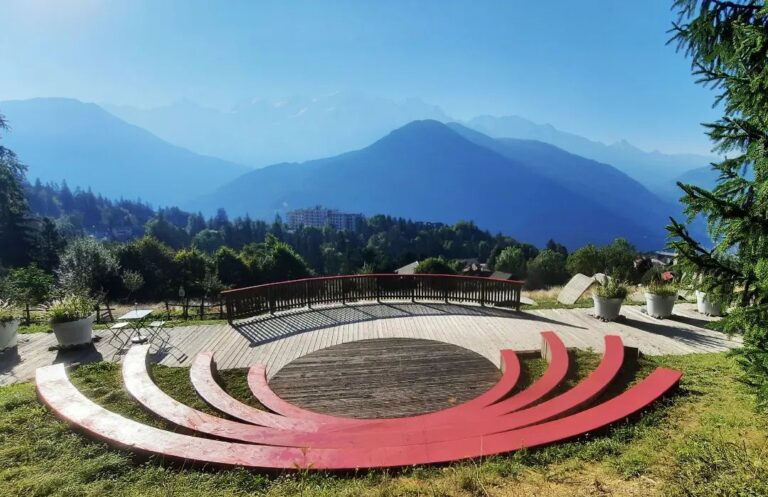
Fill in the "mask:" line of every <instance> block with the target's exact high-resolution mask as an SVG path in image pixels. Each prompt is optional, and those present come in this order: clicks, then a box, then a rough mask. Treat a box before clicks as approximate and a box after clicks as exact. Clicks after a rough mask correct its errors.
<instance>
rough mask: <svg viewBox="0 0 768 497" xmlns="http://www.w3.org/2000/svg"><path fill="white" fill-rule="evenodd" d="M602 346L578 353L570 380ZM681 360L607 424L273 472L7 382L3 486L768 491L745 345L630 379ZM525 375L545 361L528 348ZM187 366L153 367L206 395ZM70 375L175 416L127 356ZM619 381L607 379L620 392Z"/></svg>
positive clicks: (174, 387) (1, 431)
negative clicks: (514, 449) (112, 436)
mask: <svg viewBox="0 0 768 497" xmlns="http://www.w3.org/2000/svg"><path fill="white" fill-rule="evenodd" d="M598 360H599V357H598V356H597V355H595V354H590V353H579V354H578V355H577V361H576V362H577V365H576V368H575V370H574V377H573V378H572V379H571V380H570V381H571V384H573V383H574V382H575V381H577V380H578V378H579V377H583V376H584V375H585V374H587V373H588V372H589V371H590V370H591V369H592V368H593V367H594V366H595V365H596V364H597V362H598ZM659 365H661V366H667V367H672V368H678V369H682V370H683V371H684V372H685V377H684V379H683V381H682V385H681V388H680V391H679V393H678V394H676V395H674V396H672V397H671V398H669V399H666V400H664V401H662V403H661V404H660V405H659V406H658V407H656V408H654V409H652V410H651V411H649V412H648V413H646V414H645V415H644V416H643V417H642V418H641V419H640V420H638V421H636V422H633V423H629V424H624V425H620V426H617V427H615V428H614V429H612V430H610V431H609V432H608V433H605V434H601V435H595V436H591V437H588V438H584V439H581V440H578V441H574V442H569V443H563V444H559V445H556V446H552V447H548V448H545V449H540V450H532V451H527V452H518V453H515V454H512V455H509V456H503V457H501V456H499V457H494V458H490V459H487V460H482V461H466V462H461V463H455V464H452V465H449V466H445V467H426V468H421V467H419V468H411V469H407V470H404V471H400V472H385V471H372V472H367V473H361V474H359V475H343V476H342V475H329V474H323V473H299V474H276V475H275V474H272V475H266V474H261V473H259V472H256V471H247V470H213V469H200V468H192V467H181V466H179V465H167V464H162V463H160V462H159V461H158V460H155V459H149V460H146V459H145V460H142V459H138V458H134V457H133V456H131V455H130V454H128V453H124V452H120V451H116V450H113V449H110V448H109V447H107V446H106V445H105V444H102V443H96V442H92V441H89V440H88V439H86V438H85V437H83V436H81V435H78V434H76V433H74V432H72V431H71V430H70V429H69V428H68V427H67V426H66V425H64V424H63V423H61V422H59V421H57V420H56V419H55V418H54V417H53V416H52V415H51V414H50V413H49V412H48V411H47V410H46V409H45V408H44V407H43V406H42V405H41V404H40V403H38V402H37V400H36V398H35V394H34V388H33V385H32V384H29V383H26V384H19V385H14V386H9V387H2V388H0V489H2V490H1V491H0V493H1V494H2V495H7V496H16V495H18V496H44V495H62V496H68V497H70V496H91V495H92V496H99V497H101V496H104V495H111V496H122V495H136V496H138V495H141V496H144V495H147V496H211V495H216V496H240V495H270V496H296V495H302V496H353V495H365V496H421V495H424V496H518V495H520V496H523V495H544V496H550V495H551V496H568V497H573V496H578V495H618V496H623V495H665V496H666V495H671V496H704V495H706V496H737V495H744V496H764V495H768V449H766V442H767V441H768V440H767V437H766V436H767V435H768V421H766V417H765V416H763V415H758V414H757V413H756V412H755V411H754V408H755V405H754V399H753V397H752V395H751V394H750V392H749V391H748V389H747V387H745V386H744V385H743V384H742V383H740V382H739V380H738V378H739V374H740V370H739V367H738V365H737V363H736V359H735V358H734V357H732V356H729V355H727V354H699V355H689V356H667V357H657V358H649V359H644V360H642V362H641V365H640V368H639V371H637V374H636V375H633V376H632V377H629V378H627V379H626V380H627V383H631V382H632V381H634V379H635V378H641V377H643V376H644V375H646V374H647V373H648V372H649V371H650V370H652V369H653V368H654V367H656V366H659ZM523 366H524V372H525V375H524V379H525V380H526V383H529V382H530V381H533V380H534V379H535V378H536V377H537V376H538V375H540V374H541V371H542V370H543V369H544V363H543V361H541V360H538V359H530V360H525V361H524V363H523ZM187 375H188V370H187V369H183V368H165V367H159V366H158V367H155V368H154V376H155V379H156V381H157V382H158V383H159V384H160V386H161V387H162V388H163V389H164V390H165V391H166V392H168V393H169V394H171V395H172V396H174V397H175V398H177V399H179V400H180V401H183V402H185V403H186V404H189V405H191V406H193V407H196V408H198V409H201V410H204V411H208V412H210V409H209V408H208V407H207V406H206V405H205V404H204V403H203V402H202V401H201V400H199V398H198V397H197V396H196V395H195V393H194V391H193V389H192V387H191V385H190V384H189V381H188V379H187ZM222 376H223V378H222V379H223V383H224V384H225V387H226V388H227V390H228V391H230V392H231V393H232V394H233V395H234V396H235V397H238V398H241V399H243V400H244V401H246V402H249V403H252V404H253V402H254V401H253V399H252V398H251V397H250V395H249V393H248V389H247V385H246V380H245V371H244V370H232V371H225V372H223V374H222ZM72 377H73V381H74V382H75V383H76V385H77V386H78V387H79V388H80V389H81V390H82V391H83V392H84V393H85V394H86V395H88V396H89V397H90V398H92V399H94V400H95V401H96V402H98V403H100V404H102V405H104V406H106V407H107V408H109V409H111V410H113V411H115V412H119V413H121V414H124V415H126V416H130V417H131V418H135V419H137V420H140V421H143V422H146V423H148V424H152V425H154V426H159V427H163V428H166V429H169V428H171V427H169V426H165V425H164V423H162V422H159V421H157V420H156V419H155V418H153V417H151V416H149V415H148V414H146V413H145V412H144V411H143V410H142V409H141V408H140V407H139V406H137V405H136V404H135V403H134V402H133V401H131V400H130V398H129V397H128V396H127V394H126V393H125V392H124V391H123V390H122V388H121V384H120V371H119V367H118V366H116V365H114V364H109V363H95V364H89V365H85V366H81V367H79V368H77V369H76V370H75V371H74V372H73V374H72ZM613 393H615V392H612V393H609V394H608V395H611V394H613Z"/></svg>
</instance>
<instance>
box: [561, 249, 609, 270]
mask: <svg viewBox="0 0 768 497" xmlns="http://www.w3.org/2000/svg"><path fill="white" fill-rule="evenodd" d="M566 268H567V269H568V272H569V273H570V274H571V275H574V274H577V273H582V274H586V275H587V276H594V274H595V273H600V272H602V271H603V270H604V269H605V257H604V255H603V252H602V250H600V249H599V248H597V247H596V246H594V245H592V244H591V243H589V244H587V245H584V246H583V247H581V248H579V249H577V250H575V251H574V252H573V253H572V254H571V255H569V256H568V261H567V262H566Z"/></svg>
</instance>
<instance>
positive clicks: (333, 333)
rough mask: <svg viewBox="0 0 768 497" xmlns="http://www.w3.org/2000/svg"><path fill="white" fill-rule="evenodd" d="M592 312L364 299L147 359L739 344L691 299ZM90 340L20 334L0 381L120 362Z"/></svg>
mask: <svg viewBox="0 0 768 497" xmlns="http://www.w3.org/2000/svg"><path fill="white" fill-rule="evenodd" d="M591 312H592V310H591V309H552V310H528V311H524V312H520V313H515V312H511V311H507V310H501V309H494V308H484V307H479V306H466V305H456V304H445V303H416V304H414V303H409V302H404V303H387V304H376V303H365V304H353V305H346V306H329V307H322V308H315V309H313V310H308V309H301V310H296V311H288V312H285V313H280V314H277V315H275V316H265V317H261V318H258V319H255V320H251V321H248V322H246V323H241V324H238V325H236V327H231V326H229V325H227V324H220V325H197V326H195V325H191V326H185V327H178V328H173V329H170V330H168V337H167V339H166V340H165V341H163V342H162V343H159V342H158V343H155V345H154V348H153V350H154V351H155V352H156V359H157V360H158V361H160V362H161V364H165V365H168V366H189V365H190V363H191V361H192V358H193V357H194V356H195V354H197V353H198V352H200V351H202V350H210V351H214V352H216V360H217V362H218V364H219V367H220V368H222V369H228V368H242V367H248V366H250V365H252V364H254V363H263V364H266V365H267V374H268V376H269V377H271V376H273V375H274V374H275V373H276V372H277V371H279V370H280V369H281V368H282V367H283V366H285V365H286V364H288V363H289V362H291V361H292V360H294V359H296V358H297V357H301V356H303V355H306V354H308V353H311V352H314V351H316V350H320V349H323V348H326V347H330V346H332V345H337V344H340V343H345V342H351V341H355V340H362V339H369V338H423V339H428V340H437V341H440V342H445V343H450V344H454V345H458V346H460V347H464V348H466V349H469V350H471V351H474V352H476V353H477V354H480V355H482V356H484V357H486V358H487V359H488V360H490V361H491V362H493V363H494V364H495V365H497V366H498V365H499V362H500V356H499V350H501V349H503V348H511V349H516V350H531V349H537V348H538V347H539V345H540V342H541V339H540V336H539V333H540V332H541V331H544V330H552V331H556V332H557V333H558V334H559V335H560V337H561V338H562V339H563V341H564V342H565V344H566V346H568V347H578V348H583V349H590V348H591V349H593V350H596V351H601V350H602V346H603V336H605V335H606V334H619V335H621V337H622V338H623V340H624V342H625V343H626V345H628V346H631V347H637V348H639V349H640V351H641V352H643V353H645V354H648V355H659V354H689V353H696V352H719V351H723V350H726V349H729V348H733V347H738V346H740V345H741V341H740V339H739V338H738V337H735V338H733V339H731V338H729V337H727V336H726V335H724V334H722V333H718V332H715V331H711V330H707V329H704V328H703V326H704V325H705V324H706V323H707V322H708V321H710V320H711V319H712V318H708V317H706V316H702V315H701V314H698V313H697V312H696V311H695V305H692V304H678V305H676V306H675V315H674V316H673V319H666V320H657V319H654V318H651V317H649V316H647V315H646V314H644V313H643V312H642V311H641V308H640V307H637V306H624V307H622V315H623V316H625V319H624V320H623V321H622V322H613V323H603V322H601V321H599V320H597V319H595V318H593V317H592V316H591V315H590V314H591ZM96 335H97V337H100V338H101V339H100V340H98V341H97V342H96V343H95V344H94V346H92V347H89V348H87V349H81V350H77V351H67V352H61V351H57V350H56V349H55V348H54V347H55V345H56V339H55V337H54V336H53V334H48V333H35V334H28V335H20V336H19V346H18V348H17V349H12V350H10V351H6V352H3V353H0V384H9V383H14V382H18V381H29V380H30V379H32V377H33V376H34V372H35V369H37V368H38V367H40V366H45V365H49V364H53V363H59V362H63V363H67V364H72V363H81V362H91V361H98V360H106V361H119V360H120V359H121V357H122V354H123V353H124V351H122V352H121V351H120V350H117V349H118V347H117V345H118V344H117V342H116V341H113V342H112V343H110V342H109V340H108V337H109V332H108V331H106V330H101V331H97V332H96Z"/></svg>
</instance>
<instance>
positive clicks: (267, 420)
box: [189, 352, 322, 431]
mask: <svg viewBox="0 0 768 497" xmlns="http://www.w3.org/2000/svg"><path fill="white" fill-rule="evenodd" d="M215 371H216V362H215V361H214V359H213V352H201V353H199V354H197V356H195V359H194V360H193V361H192V367H190V368H189V377H190V380H191V382H192V386H193V387H194V389H195V391H196V392H197V394H198V395H199V396H200V397H201V398H202V399H203V400H204V401H205V402H207V403H208V404H209V405H210V406H211V407H213V408H215V409H218V410H219V411H221V412H223V413H224V414H227V415H229V416H232V417H233V418H235V419H238V420H241V421H245V422H247V423H252V424H255V425H259V426H268V427H270V428H280V429H284V430H297V431H317V429H318V427H320V426H322V425H321V423H318V422H316V421H313V420H309V419H295V418H287V417H285V416H280V415H278V414H272V413H270V412H266V411H262V410H261V409H256V408H255V407H252V406H249V405H247V404H244V403H243V402H240V401H239V400H237V399H235V398H233V397H232V396H231V395H229V393H227V391H226V390H224V389H223V388H221V386H220V385H219V383H218V382H217V381H216V378H215V377H214V373H215Z"/></svg>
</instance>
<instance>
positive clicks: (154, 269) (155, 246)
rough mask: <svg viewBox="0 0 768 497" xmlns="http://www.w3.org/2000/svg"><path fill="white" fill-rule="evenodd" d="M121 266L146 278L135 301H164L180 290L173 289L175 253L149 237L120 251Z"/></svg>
mask: <svg viewBox="0 0 768 497" xmlns="http://www.w3.org/2000/svg"><path fill="white" fill-rule="evenodd" d="M117 256H118V258H119V260H120V266H121V267H122V268H124V269H125V270H130V271H135V272H137V273H139V274H140V275H141V277H142V278H143V279H144V285H143V286H142V287H141V288H140V289H139V290H138V291H136V292H135V294H134V295H133V296H134V298H138V299H143V300H163V299H165V298H167V297H168V296H169V295H172V294H173V293H174V292H175V291H176V290H178V287H175V288H174V286H173V278H174V271H175V267H174V260H173V251H172V250H171V248H170V247H168V246H167V245H165V244H163V243H161V242H160V241H158V240H157V239H155V238H152V237H150V236H145V237H144V238H141V239H139V240H136V241H133V242H131V243H129V244H127V245H122V246H121V247H119V249H118V250H117Z"/></svg>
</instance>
